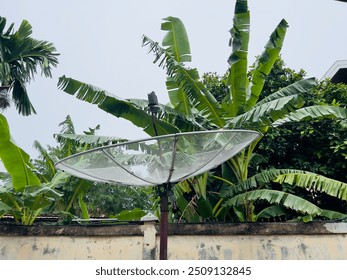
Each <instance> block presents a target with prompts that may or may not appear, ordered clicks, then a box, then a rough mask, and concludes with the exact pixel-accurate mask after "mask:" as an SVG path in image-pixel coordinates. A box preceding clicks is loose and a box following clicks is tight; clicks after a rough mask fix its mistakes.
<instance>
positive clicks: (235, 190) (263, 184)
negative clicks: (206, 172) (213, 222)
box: [217, 169, 347, 221]
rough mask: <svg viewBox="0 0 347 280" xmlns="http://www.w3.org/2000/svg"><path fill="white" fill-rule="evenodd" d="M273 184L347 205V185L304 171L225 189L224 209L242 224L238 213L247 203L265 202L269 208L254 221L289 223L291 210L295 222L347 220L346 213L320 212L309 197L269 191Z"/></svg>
mask: <svg viewBox="0 0 347 280" xmlns="http://www.w3.org/2000/svg"><path fill="white" fill-rule="evenodd" d="M273 183H277V184H281V185H282V184H287V185H291V186H295V188H301V189H303V190H305V191H318V192H320V193H325V194H327V195H329V196H332V197H336V198H338V199H340V200H342V201H347V184H346V183H343V182H340V181H337V180H334V179H330V178H327V177H324V176H321V175H318V174H315V173H312V172H307V171H303V170H294V169H271V170H266V171H263V172H261V173H258V174H256V175H254V176H252V177H250V178H248V179H247V180H245V181H243V182H240V183H238V184H237V185H233V186H232V187H231V188H228V189H225V190H224V192H223V193H222V195H221V196H222V197H223V198H224V199H225V204H224V206H223V207H232V208H233V210H234V211H235V213H236V215H238V216H239V218H240V220H246V217H245V216H244V213H243V212H242V211H239V208H240V206H243V205H244V203H245V201H262V202H264V201H265V202H266V203H267V204H269V205H270V206H265V207H264V206H263V207H259V209H258V213H254V212H253V216H252V221H257V220H258V219H273V218H276V217H281V216H282V217H283V216H287V219H288V216H289V215H288V214H287V211H288V209H289V210H291V211H294V212H295V215H294V214H291V216H292V217H293V219H296V220H298V219H301V220H304V221H311V220H313V219H314V218H315V217H320V218H322V219H346V218H347V213H340V212H336V211H332V210H329V209H321V208H320V207H318V206H317V205H316V203H314V202H315V201H312V202H310V201H309V199H308V197H299V196H297V195H295V193H290V192H288V191H287V192H286V191H283V190H275V189H273V188H272V187H270V188H269V186H270V185H271V184H273ZM217 216H218V213H217Z"/></svg>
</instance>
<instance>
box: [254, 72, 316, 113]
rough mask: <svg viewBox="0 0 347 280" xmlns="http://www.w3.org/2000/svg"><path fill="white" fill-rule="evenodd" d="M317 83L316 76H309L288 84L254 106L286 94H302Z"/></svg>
mask: <svg viewBox="0 0 347 280" xmlns="http://www.w3.org/2000/svg"><path fill="white" fill-rule="evenodd" d="M316 84H317V82H316V79H315V78H308V79H305V80H301V81H298V82H295V83H293V84H290V85H289V86H286V87H285V88H282V89H280V90H278V91H276V92H274V93H272V94H270V95H269V96H267V97H265V98H264V99H262V100H260V101H258V102H257V103H256V104H255V105H254V107H257V106H260V105H263V104H265V103H267V102H270V101H273V100H276V99H278V98H281V97H286V96H293V95H302V94H305V93H307V92H308V91H310V90H311V89H312V88H313V87H314V86H315V85H316Z"/></svg>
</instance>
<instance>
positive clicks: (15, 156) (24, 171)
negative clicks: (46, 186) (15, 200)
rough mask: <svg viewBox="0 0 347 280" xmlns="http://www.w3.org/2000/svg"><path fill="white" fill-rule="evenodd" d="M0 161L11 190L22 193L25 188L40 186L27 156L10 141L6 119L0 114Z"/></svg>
mask: <svg viewBox="0 0 347 280" xmlns="http://www.w3.org/2000/svg"><path fill="white" fill-rule="evenodd" d="M0 159H1V160H2V162H3V164H4V166H5V168H6V170H7V172H8V173H9V174H10V175H11V177H12V184H13V188H14V189H15V190H16V191H19V192H20V191H23V189H24V188H25V186H28V185H32V186H37V185H40V184H41V182H40V180H39V179H38V178H37V176H36V175H35V174H34V172H33V171H32V169H33V166H32V164H31V163H30V157H29V155H28V154H27V153H26V152H25V151H23V150H22V149H21V148H20V147H18V146H17V145H15V144H14V143H13V142H12V141H11V137H10V128H9V126H8V122H7V120H6V118H5V117H4V116H3V115H1V114H0Z"/></svg>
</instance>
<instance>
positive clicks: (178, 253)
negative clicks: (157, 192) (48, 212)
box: [0, 222, 347, 260]
mask: <svg viewBox="0 0 347 280" xmlns="http://www.w3.org/2000/svg"><path fill="white" fill-rule="evenodd" d="M346 234H347V223H324V222H315V223H217V224H216V223H213V224H212V223H211V224H171V225H170V226H169V240H168V258H169V259H170V260H199V259H200V260H232V259H238V260H281V259H282V260H329V259H333V260H335V259H336V260H337V259H344V260H346V259H347V238H346ZM158 256H159V225H158V224H157V223H155V222H141V223H136V224H126V225H102V226H101V225H68V226H55V225H54V226H53V225H34V226H18V225H11V224H0V259H2V260H6V259H7V260H9V259H10V260H16V259H17V260H18V259H20V260H25V259H39V260H72V259H78V260H85V259H94V260H107V259H110V260H142V259H144V260H153V259H158Z"/></svg>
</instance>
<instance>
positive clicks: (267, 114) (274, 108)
mask: <svg viewBox="0 0 347 280" xmlns="http://www.w3.org/2000/svg"><path fill="white" fill-rule="evenodd" d="M300 104H301V98H300V97H299V96H298V95H293V96H285V97H281V98H278V99H275V100H272V101H269V102H267V103H264V104H262V105H260V106H256V107H253V108H252V109H251V110H249V111H248V112H246V113H243V114H241V115H239V116H237V117H235V118H232V119H231V120H230V121H229V122H228V123H227V127H230V128H250V129H258V130H260V131H262V132H266V131H267V129H268V127H269V126H270V125H271V124H273V123H274V122H275V121H277V120H279V119H282V118H284V117H285V116H287V115H288V114H289V113H290V112H294V111H295V110H296V107H297V106H298V105H300Z"/></svg>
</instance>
